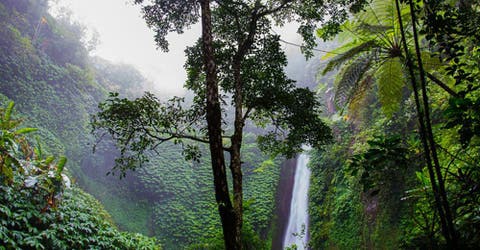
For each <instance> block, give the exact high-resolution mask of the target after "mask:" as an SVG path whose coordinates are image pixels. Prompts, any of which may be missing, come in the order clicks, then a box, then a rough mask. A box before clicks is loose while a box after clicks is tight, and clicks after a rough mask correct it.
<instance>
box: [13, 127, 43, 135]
mask: <svg viewBox="0 0 480 250" xmlns="http://www.w3.org/2000/svg"><path fill="white" fill-rule="evenodd" d="M37 130H38V129H36V128H21V129H19V130H17V131H15V133H16V134H27V133H31V132H35V131H37Z"/></svg>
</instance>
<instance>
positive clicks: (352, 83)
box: [334, 54, 372, 107]
mask: <svg viewBox="0 0 480 250" xmlns="http://www.w3.org/2000/svg"><path fill="white" fill-rule="evenodd" d="M371 61H372V55H371V54H369V55H366V56H362V57H358V58H357V59H355V60H354V61H353V62H352V63H351V64H349V65H348V66H347V67H345V69H344V70H343V72H341V74H339V75H340V76H341V78H340V79H339V81H338V82H337V85H336V89H335V97H334V101H335V103H336V104H337V105H338V106H340V107H343V106H345V104H347V103H349V102H350V101H351V99H352V98H353V97H354V96H355V92H356V91H357V89H358V87H359V82H360V81H361V79H362V77H363V75H364V74H365V72H366V71H367V70H368V68H369V66H370V62H371Z"/></svg>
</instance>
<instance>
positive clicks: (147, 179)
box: [0, 0, 280, 249]
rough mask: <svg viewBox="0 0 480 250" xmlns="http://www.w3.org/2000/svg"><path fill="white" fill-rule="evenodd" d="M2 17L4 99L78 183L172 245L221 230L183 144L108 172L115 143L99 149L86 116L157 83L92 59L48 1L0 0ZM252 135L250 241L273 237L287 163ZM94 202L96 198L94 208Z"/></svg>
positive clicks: (121, 219) (207, 179)
mask: <svg viewBox="0 0 480 250" xmlns="http://www.w3.org/2000/svg"><path fill="white" fill-rule="evenodd" d="M0 22H1V25H0V33H1V34H2V35H1V36H0V55H1V56H0V61H1V64H0V72H1V74H0V101H1V103H2V104H6V103H8V101H9V100H14V101H15V103H16V107H17V108H18V110H20V111H21V113H22V115H23V117H22V118H23V119H24V124H26V125H28V126H32V127H36V128H38V131H37V133H36V134H37V135H38V137H39V139H40V141H42V142H43V144H45V145H44V146H43V151H44V154H46V155H50V154H53V155H66V156H67V157H68V159H69V162H68V166H67V170H68V172H69V173H71V175H72V177H73V178H72V179H73V182H76V183H78V185H79V186H80V187H81V188H82V189H84V190H85V191H87V192H88V193H90V194H92V195H93V196H94V197H95V198H97V199H99V200H100V202H101V203H102V205H103V206H104V207H105V209H106V210H107V211H108V213H109V214H111V216H112V220H113V221H114V222H115V224H117V225H118V227H119V228H120V229H121V230H128V231H133V232H139V233H143V234H148V235H150V236H155V237H156V238H157V239H159V240H160V241H161V242H162V245H163V246H164V247H165V248H167V249H177V248H178V247H180V248H181V247H184V246H186V245H188V244H193V243H199V244H201V243H202V242H209V241H211V240H213V239H215V237H217V236H218V234H219V223H218V220H217V213H216V212H215V209H214V204H215V203H214V196H213V188H212V185H211V184H210V183H211V169H210V167H209V166H208V164H206V162H205V161H206V159H201V161H200V163H194V162H191V161H185V160H184V156H183V155H182V153H181V148H180V147H179V146H178V145H173V144H171V145H168V146H167V147H165V148H164V149H163V150H162V152H160V155H153V154H152V155H150V156H151V157H150V162H149V163H148V164H146V165H145V166H144V167H143V168H139V169H137V171H136V172H132V173H130V174H129V175H128V176H127V177H126V178H124V179H122V180H118V176H116V175H115V176H111V175H110V176H106V173H107V172H109V171H110V170H111V168H112V166H113V165H114V159H115V157H116V156H118V154H119V152H118V151H117V150H116V149H115V147H114V145H113V143H110V142H108V141H104V142H102V143H101V144H98V145H96V152H95V154H92V145H94V144H95V143H94V142H95V141H94V140H93V138H91V136H90V128H89V126H88V123H89V115H90V114H91V113H93V112H94V111H95V110H96V108H97V103H98V102H100V101H102V100H104V99H105V98H106V97H107V93H108V92H109V91H119V92H120V93H121V95H122V96H128V97H131V98H134V97H138V96H140V95H141V94H142V93H141V92H142V91H143V90H144V89H145V88H147V87H148V86H150V84H151V83H149V82H148V81H147V80H146V79H145V78H143V77H142V76H141V75H140V74H139V73H138V71H136V70H135V69H133V68H132V67H130V66H128V65H122V64H120V65H117V64H112V63H109V62H107V61H105V60H103V59H101V58H91V57H89V56H88V51H87V50H86V49H85V44H84V42H82V41H83V37H82V35H81V32H80V33H79V31H81V30H82V29H83V28H82V27H81V26H80V25H78V24H75V23H72V22H71V21H70V20H69V19H68V17H62V18H60V19H55V18H53V17H52V16H50V15H49V14H48V12H47V1H29V0H21V1H1V2H0ZM160 96H161V93H160ZM253 141H254V137H253V136H252V135H248V136H246V139H245V141H244V149H245V152H244V155H245V162H246V163H245V164H246V166H247V167H246V169H245V172H246V176H245V179H244V181H245V183H247V185H248V188H246V190H245V198H246V199H247V200H250V205H249V207H250V208H249V209H248V211H250V212H246V217H247V220H248V222H246V223H247V224H248V226H247V228H246V230H247V231H248V234H250V236H249V238H248V239H247V241H248V242H263V241H264V240H267V242H268V239H269V238H268V237H269V235H270V230H271V227H270V224H271V220H272V218H273V211H274V199H273V197H274V195H275V190H276V185H277V180H278V174H279V169H278V166H279V163H280V162H279V160H269V157H267V156H265V155H262V154H260V153H259V151H258V149H256V147H254V146H253ZM202 150H204V149H202ZM70 193H72V194H70ZM73 194H74V195H73ZM76 196H82V197H83V196H85V195H83V194H82V191H79V190H78V191H77V189H76V188H75V190H72V191H66V192H65V197H71V198H69V199H72V200H73V201H74V202H76V201H77V200H78V199H81V198H80V197H78V198H77V197H76ZM25 199H26V198H25ZM65 199H66V198H65ZM78 202H82V201H78ZM85 202H87V201H85ZM92 202H93V201H92ZM2 204H3V203H2ZM72 204H74V203H70V202H67V203H64V205H65V206H72ZM93 204H97V203H88V204H87V206H86V207H94V205H93ZM85 216H87V217H88V216H89V215H85ZM89 218H90V217H89ZM97 219H98V218H97ZM97 219H95V220H97ZM89 226H94V227H97V226H96V224H92V225H89ZM107 229H108V228H107ZM107 229H105V230H107ZM92 230H93V232H95V230H94V229H93V228H92ZM99 230H100V229H99ZM102 230H103V229H102ZM108 230H110V229H108ZM186 232H188V234H187V233H186ZM99 234H100V235H105V234H106V233H102V232H100V233H99ZM112 235H113V234H112ZM112 237H114V238H115V237H117V236H112ZM129 237H130V236H129ZM132 237H133V236H132ZM260 238H261V240H260ZM113 240H115V239H113ZM109 242H113V241H109ZM246 244H247V245H248V243H247V242H246ZM258 244H265V243H258Z"/></svg>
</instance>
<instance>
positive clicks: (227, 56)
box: [92, 0, 363, 249]
mask: <svg viewBox="0 0 480 250" xmlns="http://www.w3.org/2000/svg"><path fill="white" fill-rule="evenodd" d="M134 2H135V3H136V4H140V5H141V6H142V10H143V13H144V18H145V20H146V21H147V24H148V25H149V26H150V27H151V28H152V29H153V30H154V31H155V33H156V35H155V40H156V42H157V44H158V46H159V47H160V48H161V49H163V50H165V51H168V41H167V39H166V35H167V34H168V33H169V32H178V33H182V32H183V31H184V29H186V28H188V27H189V26H191V25H193V24H194V23H196V22H198V21H199V19H200V20H201V24H202V25H201V26H202V38H201V39H200V40H199V41H198V42H197V44H196V45H195V46H193V47H191V48H188V49H187V56H188V60H187V63H186V68H187V72H188V81H187V84H186V86H187V87H188V88H189V89H190V90H192V91H194V93H195V98H194V103H193V105H192V106H191V107H190V108H188V109H187V108H185V107H184V105H183V104H182V100H181V99H179V98H174V99H172V100H170V101H168V102H166V103H161V102H160V101H159V100H158V99H156V98H155V97H153V96H152V95H150V94H146V95H145V96H144V97H143V98H139V99H136V100H134V101H130V100H127V99H121V98H119V97H118V95H115V94H113V95H111V98H110V99H109V100H107V102H105V103H103V104H100V108H101V112H100V113H98V114H97V115H96V116H94V118H93V122H92V124H93V125H94V129H97V130H98V129H102V128H103V129H106V131H107V132H108V133H109V134H110V135H111V136H112V137H113V138H114V139H115V140H116V141H117V143H118V146H119V147H120V149H121V157H120V158H119V159H117V163H118V164H117V166H116V168H118V169H120V170H121V171H122V173H123V174H124V173H125V170H127V169H129V168H135V167H136V166H137V163H139V162H142V161H145V160H147V159H146V157H145V156H144V155H143V154H142V153H143V152H144V151H146V150H153V149H155V148H156V147H157V146H158V145H159V144H161V143H162V142H165V141H169V140H175V141H176V142H178V143H180V144H182V145H183V147H184V149H185V154H186V156H187V157H188V158H198V156H199V151H198V147H197V146H196V145H195V144H190V143H188V142H187V141H188V140H189V141H193V142H203V143H208V144H209V147H210V157H211V165H212V171H213V176H214V185H215V197H216V201H217V205H218V211H219V214H220V217H221V222H222V227H223V233H224V240H225V247H226V248H227V249H241V248H242V241H241V229H242V222H243V191H242V190H243V187H242V170H241V165H242V161H241V153H240V152H241V145H242V138H243V134H242V133H243V129H244V127H245V124H246V122H247V120H252V121H253V123H255V124H257V125H260V126H262V127H263V128H264V131H265V132H264V133H263V134H262V135H260V136H259V138H258V141H259V144H260V147H261V148H262V149H264V150H268V151H269V152H271V153H272V154H274V155H277V154H284V155H287V156H293V155H294V154H295V153H296V152H299V151H301V145H302V144H303V143H307V144H310V145H312V146H314V147H320V146H321V145H323V144H324V143H325V142H326V141H327V140H328V139H329V138H330V131H329V128H328V127H327V126H326V125H325V124H324V123H323V122H322V121H321V119H320V117H319V102H318V101H317V100H316V98H315V95H314V93H312V92H311V91H310V90H308V89H301V88H296V87H295V84H294V82H293V81H292V80H290V79H288V78H287V77H286V76H285V74H284V72H283V68H284V66H285V65H286V63H287V61H286V57H285V55H284V53H283V51H282V50H281V46H280V43H279V36H278V35H275V34H274V33H273V32H272V30H271V29H272V27H273V25H283V24H284V23H285V21H287V20H288V21H296V22H298V23H299V26H300V27H299V29H298V32H299V33H300V34H301V35H302V36H303V38H304V47H303V49H304V52H305V53H306V55H311V49H312V48H313V46H314V45H315V39H314V36H313V31H314V29H315V27H316V26H315V25H317V24H319V23H320V22H325V23H326V24H327V25H328V27H329V30H330V32H334V31H335V30H336V29H338V24H339V22H341V21H342V20H344V19H345V18H346V17H347V14H346V13H347V11H348V8H350V9H351V10H353V11H357V10H359V9H360V8H361V7H362V3H363V0H354V1H349V2H348V3H344V2H342V3H340V4H339V3H337V1H293V0H285V1H260V0H250V1H232V0H229V1H211V2H210V1H208V0H188V1H173V0H157V1H155V2H149V1H143V0H135V1H134ZM327 15H330V16H331V17H332V18H330V19H329V20H328V21H326V20H324V19H325V16H327ZM227 98H228V99H230V98H231V99H232V101H231V103H227ZM222 104H225V105H226V106H225V107H223V108H222ZM229 106H231V107H233V109H234V112H233V113H234V115H233V118H231V117H230V116H229V115H228V114H225V112H224V111H225V109H226V108H228V107H229ZM228 119H233V128H231V129H225V128H224V126H225V125H223V124H227V125H228V124H229V122H228ZM204 120H206V122H207V128H206V129H205V128H204V124H203V122H202V121H204ZM205 131H206V133H205ZM225 138H228V139H230V141H229V142H226V141H224V140H223V139H225ZM224 152H228V153H229V154H230V164H229V169H230V172H231V175H232V180H233V202H232V200H231V199H230V191H229V189H228V185H227V174H226V163H225V157H224Z"/></svg>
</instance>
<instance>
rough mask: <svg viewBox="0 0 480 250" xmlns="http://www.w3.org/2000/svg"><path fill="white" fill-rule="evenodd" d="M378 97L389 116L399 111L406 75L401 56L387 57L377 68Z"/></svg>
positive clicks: (383, 109)
mask: <svg viewBox="0 0 480 250" xmlns="http://www.w3.org/2000/svg"><path fill="white" fill-rule="evenodd" d="M377 75H378V77H377V81H376V82H377V86H378V98H379V101H380V103H381V105H382V111H383V113H384V114H385V115H386V116H387V117H392V115H393V114H394V113H395V112H396V111H398V108H399V107H400V102H401V101H402V90H403V87H404V86H405V77H404V73H403V68H402V62H401V61H400V58H399V57H394V58H387V59H386V60H385V61H384V62H383V64H382V65H381V66H380V67H379V68H378V70H377Z"/></svg>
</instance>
